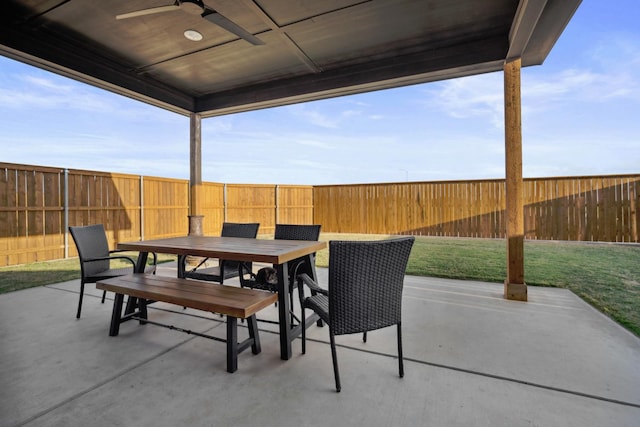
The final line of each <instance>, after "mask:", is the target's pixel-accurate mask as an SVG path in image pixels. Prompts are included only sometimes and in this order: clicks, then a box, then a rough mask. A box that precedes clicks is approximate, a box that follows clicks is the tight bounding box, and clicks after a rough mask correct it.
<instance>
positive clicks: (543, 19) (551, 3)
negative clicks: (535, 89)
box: [522, 0, 582, 67]
mask: <svg viewBox="0 0 640 427" xmlns="http://www.w3.org/2000/svg"><path fill="white" fill-rule="evenodd" d="M581 3H582V0H548V1H547V4H546V6H545V8H544V11H543V12H542V15H541V16H540V18H539V19H538V22H537V23H536V26H535V28H534V30H533V33H532V34H531V38H530V39H529V43H528V44H527V47H526V48H525V52H524V55H523V56H522V66H523V67H528V66H531V65H542V63H543V62H544V61H545V59H546V58H547V56H548V55H549V53H551V50H552V49H553V46H554V45H555V44H556V42H557V41H558V39H559V38H560V36H561V35H562V33H563V32H564V30H565V28H566V27H567V25H568V24H569V22H570V21H571V19H572V18H573V15H574V14H575V13H576V11H577V10H578V7H579V6H580V4H581Z"/></svg>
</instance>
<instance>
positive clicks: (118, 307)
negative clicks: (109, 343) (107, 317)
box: [109, 294, 124, 337]
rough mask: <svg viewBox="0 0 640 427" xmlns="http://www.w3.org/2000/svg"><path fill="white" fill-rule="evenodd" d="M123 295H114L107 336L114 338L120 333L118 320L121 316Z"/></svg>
mask: <svg viewBox="0 0 640 427" xmlns="http://www.w3.org/2000/svg"><path fill="white" fill-rule="evenodd" d="M123 299H124V295H123V294H116V297H115V298H114V300H113V311H112V312H111V326H110V327H109V336H112V337H115V336H117V335H118V333H119V332H120V318H121V316H122V301H123Z"/></svg>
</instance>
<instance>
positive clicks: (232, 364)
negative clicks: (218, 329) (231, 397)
mask: <svg viewBox="0 0 640 427" xmlns="http://www.w3.org/2000/svg"><path fill="white" fill-rule="evenodd" d="M237 370H238V319H237V318H235V317H232V316H227V372H230V373H233V372H235V371H237Z"/></svg>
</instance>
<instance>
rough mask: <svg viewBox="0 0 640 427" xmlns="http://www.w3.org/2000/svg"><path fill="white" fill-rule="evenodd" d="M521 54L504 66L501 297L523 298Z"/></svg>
mask: <svg viewBox="0 0 640 427" xmlns="http://www.w3.org/2000/svg"><path fill="white" fill-rule="evenodd" d="M520 69H521V60H520V58H518V59H515V60H513V61H509V62H506V63H505V66H504V117H505V120H504V122H505V123H504V124H505V163H506V164H505V169H506V199H507V211H506V218H507V278H506V280H505V282H504V297H505V298H507V299H512V300H518V301H526V300H527V285H526V284H525V282H524V200H523V180H522V123H521V98H520Z"/></svg>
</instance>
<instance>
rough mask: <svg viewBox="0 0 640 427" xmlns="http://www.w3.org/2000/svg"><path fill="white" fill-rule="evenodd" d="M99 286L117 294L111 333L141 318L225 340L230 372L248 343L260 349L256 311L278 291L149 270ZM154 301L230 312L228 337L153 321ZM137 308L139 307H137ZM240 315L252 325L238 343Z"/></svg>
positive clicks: (98, 286)
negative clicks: (151, 306) (149, 309)
mask: <svg viewBox="0 0 640 427" xmlns="http://www.w3.org/2000/svg"><path fill="white" fill-rule="evenodd" d="M96 288H98V289H102V290H105V291H111V292H115V294H116V296H115V300H114V303H113V312H112V315H111V326H110V329H109V335H110V336H117V335H118V333H119V330H120V324H121V323H123V322H126V321H128V320H138V321H140V323H141V324H146V323H151V324H154V325H159V326H164V327H168V328H170V329H176V330H179V331H182V332H187V333H192V334H195V335H199V336H203V337H206V338H211V339H214V340H216V341H223V342H226V343H227V371H228V372H235V371H236V370H237V369H238V354H239V353H241V352H242V351H244V350H245V349H247V348H248V347H249V346H251V349H252V351H253V354H258V353H260V351H261V349H260V338H259V335H258V326H257V322H256V313H257V312H258V311H260V310H262V309H263V308H265V307H267V306H269V305H272V304H274V303H275V302H276V301H277V300H278V296H277V294H273V293H268V292H263V291H256V290H252V289H243V288H238V287H234V286H224V285H219V284H216V283H211V282H201V281H199V280H189V279H179V278H175V277H164V276H156V275H149V274H130V275H127V276H120V277H114V278H111V279H106V280H100V281H98V282H97V283H96ZM125 295H128V296H129V300H128V302H127V307H126V310H125V314H124V315H122V305H123V301H124V296H125ZM151 301H162V302H167V303H171V304H176V305H179V306H182V307H189V308H195V309H198V310H203V311H210V312H214V313H220V314H224V315H226V316H227V339H226V340H224V339H221V338H218V337H212V336H208V335H204V334H200V333H196V332H192V331H187V330H184V329H181V328H177V327H174V326H169V325H164V324H161V323H157V322H153V321H150V320H148V317H147V303H149V302H151ZM136 308H137V311H135V310H136ZM238 318H241V319H247V325H248V329H249V338H248V339H246V340H245V341H243V342H241V343H238V321H237V320H238Z"/></svg>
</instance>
